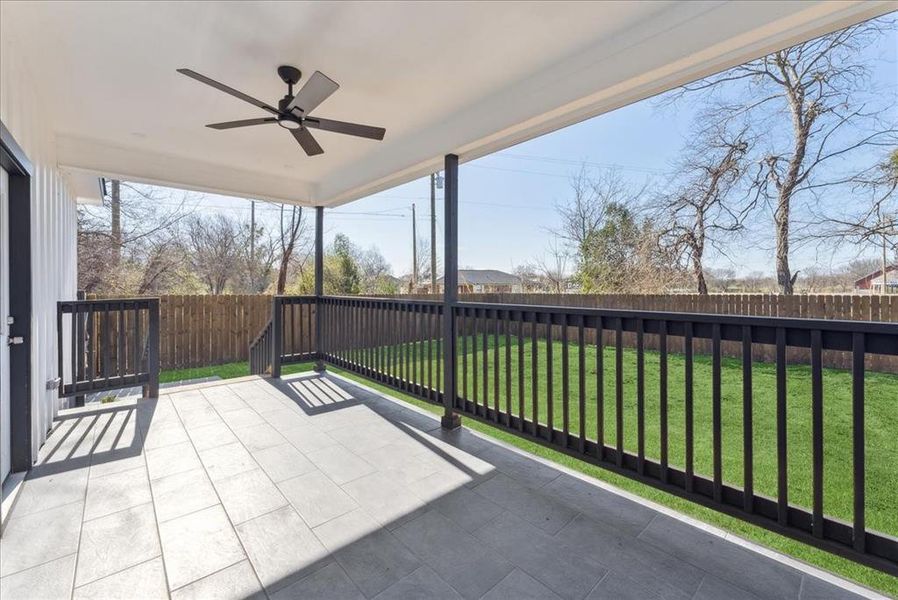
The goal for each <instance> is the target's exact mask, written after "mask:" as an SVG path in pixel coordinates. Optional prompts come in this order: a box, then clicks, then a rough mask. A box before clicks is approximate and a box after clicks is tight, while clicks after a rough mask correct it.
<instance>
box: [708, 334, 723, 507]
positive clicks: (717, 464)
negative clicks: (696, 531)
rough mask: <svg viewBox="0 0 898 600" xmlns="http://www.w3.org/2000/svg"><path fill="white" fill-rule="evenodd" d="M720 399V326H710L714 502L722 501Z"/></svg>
mask: <svg viewBox="0 0 898 600" xmlns="http://www.w3.org/2000/svg"><path fill="white" fill-rule="evenodd" d="M721 421H722V415H721V397H720V325H719V324H718V323H714V325H712V326H711V423H712V424H711V430H712V431H711V437H712V440H711V445H712V455H713V461H714V501H715V502H722V501H723V456H722V454H723V443H722V440H721V437H722V427H723V426H722V423H721Z"/></svg>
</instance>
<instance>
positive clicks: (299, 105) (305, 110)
mask: <svg viewBox="0 0 898 600" xmlns="http://www.w3.org/2000/svg"><path fill="white" fill-rule="evenodd" d="M339 88H340V85H339V84H338V83H337V82H336V81H334V80H332V79H331V78H330V77H328V76H327V75H325V74H324V73H322V72H321V71H315V72H314V73H312V76H311V77H309V80H308V81H307V82H306V84H305V85H304V86H302V89H301V90H299V91H298V92H296V95H295V96H293V100H291V101H290V104H288V105H287V112H291V111H293V110H294V109H298V110H299V112H300V113H302V114H304V115H307V114H309V113H310V112H312V111H313V110H315V108H317V106H318V105H319V104H321V103H322V102H324V101H325V100H326V99H327V98H328V96H330V95H331V94H333V93H334V92H336V91H337V90H338V89H339Z"/></svg>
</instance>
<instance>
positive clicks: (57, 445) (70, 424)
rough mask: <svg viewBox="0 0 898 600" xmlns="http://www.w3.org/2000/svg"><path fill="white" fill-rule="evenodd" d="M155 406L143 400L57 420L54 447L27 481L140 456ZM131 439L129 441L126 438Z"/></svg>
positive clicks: (43, 453) (48, 448)
mask: <svg viewBox="0 0 898 600" xmlns="http://www.w3.org/2000/svg"><path fill="white" fill-rule="evenodd" d="M156 402H157V400H156V399H151V400H141V401H138V402H136V403H133V404H128V405H125V406H110V407H107V408H96V409H93V410H89V411H84V412H81V411H79V412H77V413H71V414H63V415H61V416H59V417H57V418H56V419H55V421H54V426H53V429H52V430H51V431H50V434H49V435H48V437H47V439H48V440H51V442H50V443H51V444H52V446H51V445H50V444H48V445H46V446H44V447H43V448H42V449H41V452H40V454H39V455H38V460H37V462H36V463H35V464H34V466H33V467H32V468H31V470H30V471H29V472H28V476H27V479H28V480H33V479H38V478H41V477H48V476H52V475H58V474H61V473H65V472H69V471H76V470H78V469H86V468H88V467H90V466H91V465H98V464H102V463H108V462H111V461H117V460H125V459H128V458H134V457H136V456H140V454H141V452H143V446H144V434H145V432H146V431H147V429H148V427H149V425H150V423H151V422H152V419H153V414H154V413H155V411H156ZM61 431H64V433H63V434H62V435H60V436H55V437H54V434H56V433H59V432H61ZM128 435H130V436H131V438H130V439H127V438H126V436H128Z"/></svg>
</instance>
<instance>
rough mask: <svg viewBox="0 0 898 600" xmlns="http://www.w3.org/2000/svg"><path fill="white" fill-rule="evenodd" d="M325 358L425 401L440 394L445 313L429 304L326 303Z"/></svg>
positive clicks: (337, 300) (345, 300) (328, 299)
mask: <svg viewBox="0 0 898 600" xmlns="http://www.w3.org/2000/svg"><path fill="white" fill-rule="evenodd" d="M319 310H321V311H322V314H321V323H322V325H321V326H322V334H323V335H322V346H323V348H322V350H321V357H322V358H323V359H324V360H326V361H328V362H330V363H332V364H334V365H336V366H339V367H342V368H344V369H347V370H351V371H355V372H357V373H359V374H361V375H364V376H366V377H370V378H371V379H373V380H375V381H379V382H381V383H385V384H387V385H390V386H392V387H395V388H396V389H398V390H402V391H404V392H409V393H411V394H414V395H416V396H420V397H421V398H425V399H427V400H431V401H434V402H437V401H438V398H439V397H440V396H441V394H442V377H443V367H442V360H443V359H442V352H443V345H442V337H441V332H440V319H441V318H442V314H443V307H442V305H441V304H440V303H438V302H431V301H426V300H382V299H374V298H345V297H332V296H331V297H323V298H321V304H320V307H319Z"/></svg>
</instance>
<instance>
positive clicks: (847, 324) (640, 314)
mask: <svg viewBox="0 0 898 600" xmlns="http://www.w3.org/2000/svg"><path fill="white" fill-rule="evenodd" d="M455 307H456V308H457V309H478V310H504V311H509V310H511V311H521V312H528V313H554V314H565V315H575V316H576V315H583V316H594V317H611V318H619V319H642V320H643V321H672V322H689V323H707V324H710V325H714V324H720V325H737V326H752V327H767V328H771V327H772V328H778V327H782V328H786V329H801V330H805V331H814V330H818V331H837V332H846V333H873V334H878V335H887V336H898V323H887V322H882V321H846V320H839V319H819V318H818V319H815V318H795V317H765V316H744V315H722V314H713V313H688V312H661V311H651V310H632V309H615V308H585V307H574V306H544V305H539V304H493V303H487V302H459V303H457V304H456V305H455Z"/></svg>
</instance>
